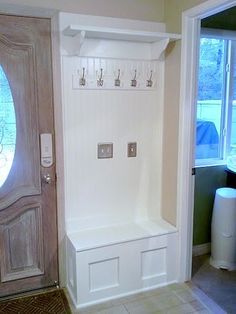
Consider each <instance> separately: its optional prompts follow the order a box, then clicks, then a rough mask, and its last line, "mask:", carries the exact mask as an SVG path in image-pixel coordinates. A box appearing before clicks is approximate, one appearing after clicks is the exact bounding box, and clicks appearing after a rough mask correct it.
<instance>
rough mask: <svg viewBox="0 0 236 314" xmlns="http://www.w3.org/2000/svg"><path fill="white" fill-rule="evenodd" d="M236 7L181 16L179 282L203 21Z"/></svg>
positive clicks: (214, 4)
mask: <svg viewBox="0 0 236 314" xmlns="http://www.w3.org/2000/svg"><path fill="white" fill-rule="evenodd" d="M235 5H236V1H235V0H208V1H206V2H204V3H202V4H200V5H198V6H196V7H194V8H192V9H190V10H187V11H185V12H183V15H182V56H181V87H180V91H181V93H180V116H179V154H178V160H179V163H178V182H177V186H178V190H177V228H178V229H179V231H180V239H179V261H178V265H179V281H188V280H190V279H191V264H192V263H191V262H192V235H193V198H194V176H192V174H191V173H192V167H193V166H194V158H193V156H194V154H193V152H194V147H193V143H194V136H193V134H194V132H193V128H195V127H194V122H195V114H196V112H195V100H196V79H197V60H198V58H197V57H198V43H199V38H200V19H201V18H204V17H207V16H210V15H213V14H216V13H218V12H221V11H223V10H225V9H228V8H230V7H233V6H235Z"/></svg>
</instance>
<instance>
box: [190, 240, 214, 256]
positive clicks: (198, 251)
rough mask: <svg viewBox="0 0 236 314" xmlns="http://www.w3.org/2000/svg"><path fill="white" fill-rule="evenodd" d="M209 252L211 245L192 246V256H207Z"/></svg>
mask: <svg viewBox="0 0 236 314" xmlns="http://www.w3.org/2000/svg"><path fill="white" fill-rule="evenodd" d="M210 252H211V243H210V242H208V243H203V244H199V245H194V246H193V256H199V255H204V254H208V253H210Z"/></svg>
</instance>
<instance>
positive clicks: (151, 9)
mask: <svg viewBox="0 0 236 314" xmlns="http://www.w3.org/2000/svg"><path fill="white" fill-rule="evenodd" d="M4 4H5V5H6V6H7V7H8V8H9V9H11V10H16V7H18V8H17V9H18V12H19V11H20V12H22V13H21V14H24V11H27V10H28V9H25V10H24V8H23V9H21V8H19V6H23V5H24V6H28V7H32V8H41V9H42V10H43V9H44V10H45V11H47V10H50V9H54V10H57V11H61V12H73V13H80V14H88V15H97V16H110V17H119V18H127V19H136V20H143V21H155V22H163V21H164V0H145V1H144V0H119V1H117V0H67V1H65V0H56V1H55V0H0V10H1V7H3V5H4ZM11 6H12V7H11ZM41 9H40V10H39V12H42V11H41Z"/></svg>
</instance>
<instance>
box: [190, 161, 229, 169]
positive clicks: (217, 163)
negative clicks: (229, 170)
mask: <svg viewBox="0 0 236 314" xmlns="http://www.w3.org/2000/svg"><path fill="white" fill-rule="evenodd" d="M214 166H226V160H225V159H223V160H222V159H221V160H216V159H198V160H196V161H195V167H196V168H203V167H214Z"/></svg>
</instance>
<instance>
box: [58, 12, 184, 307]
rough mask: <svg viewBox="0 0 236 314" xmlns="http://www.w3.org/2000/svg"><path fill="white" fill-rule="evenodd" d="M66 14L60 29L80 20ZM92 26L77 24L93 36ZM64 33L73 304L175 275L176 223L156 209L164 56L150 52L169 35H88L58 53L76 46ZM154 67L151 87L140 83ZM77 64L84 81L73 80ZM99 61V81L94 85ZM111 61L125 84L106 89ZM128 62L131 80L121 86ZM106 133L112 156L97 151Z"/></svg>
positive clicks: (148, 285)
mask: <svg viewBox="0 0 236 314" xmlns="http://www.w3.org/2000/svg"><path fill="white" fill-rule="evenodd" d="M70 16H71V15H61V17H60V29H61V31H62V30H63V29H65V27H67V26H68V25H69V24H71V25H73V24H74V25H78V24H80V23H78V20H77V22H76V21H75V20H76V19H77V18H76V17H75V16H71V20H70V21H69V22H68V18H69V17H70ZM81 24H82V25H83V23H81ZM92 27H94V25H93V24H91V25H90V26H89V27H88V25H86V29H87V30H88V29H90V30H91V29H92V31H93V34H90V35H91V36H92V37H94V28H92ZM101 27H102V26H101V25H99V28H100V30H99V32H100V35H99V36H101ZM104 27H106V30H107V27H109V25H105V26H104ZM110 27H111V26H110ZM112 27H114V26H112ZM116 27H117V25H116ZM117 28H118V29H119V27H117ZM124 29H125V28H124ZM124 29H123V30H122V31H121V33H122V36H123V37H122V39H124V33H125V31H124ZM137 30H138V29H137ZM71 31H72V30H71V29H70V32H71ZM83 31H85V32H86V30H85V29H83ZM92 31H91V32H92ZM138 32H139V36H140V30H138ZM108 33H109V32H108ZM108 33H106V35H104V33H103V34H102V37H107V36H108V37H109V36H110V33H109V34H108ZM129 34H130V33H129ZM131 34H132V36H133V35H134V34H136V32H135V31H132V32H131ZM126 35H127V34H126ZM126 35H125V36H126ZM136 35H137V34H136ZM136 35H135V36H136ZM112 36H113V35H112ZM116 36H117V34H116ZM129 36H130V35H129ZM85 37H86V34H85ZM109 39H110V37H109ZM119 39H120V38H119ZM126 39H130V38H126ZM71 40H72V41H73V37H72V38H69V37H68V36H63V35H62V36H61V45H62V49H61V55H62V56H63V57H62V76H63V117H64V120H63V130H64V161H65V208H66V212H65V216H66V217H65V218H66V229H67V255H66V258H67V287H68V290H69V292H70V294H71V297H72V300H73V302H74V303H75V305H76V307H84V306H86V305H91V304H94V303H99V302H102V301H104V300H108V299H112V298H117V297H120V296H124V295H129V294H133V293H136V292H138V291H144V290H148V289H151V288H154V287H157V286H161V285H166V284H168V283H172V282H175V281H176V278H177V267H176V263H173V261H176V260H177V241H178V235H177V229H176V228H175V227H173V226H171V225H170V224H168V223H167V222H166V221H164V220H162V219H161V210H160V204H161V177H162V135H163V134H162V129H163V90H164V83H163V81H164V61H155V62H151V61H150V60H151V58H154V59H158V58H159V55H161V53H162V51H163V49H165V48H166V46H167V44H168V42H169V38H166V37H164V38H162V40H161V41H160V45H159V46H158V45H156V44H152V43H143V42H130V41H124V40H123V41H119V40H107V39H100V38H99V39H93V38H92V39H90V38H87V39H86V40H85V41H84V44H83V45H82V47H81V50H80V54H81V56H82V57H78V56H76V57H75V56H68V55H67V52H68V51H71V52H73V51H75V49H78V47H75V46H76V43H73V42H72V41H71ZM153 66H154V72H153V82H154V86H153V88H152V89H146V87H145V86H144V84H145V81H146V80H147V79H148V78H149V77H150V70H151V69H152V68H153ZM83 68H85V79H86V80H88V82H89V85H88V87H89V88H88V89H86V88H83V87H81V86H80V85H79V84H80V81H79V79H81V76H82V73H83ZM101 68H102V69H103V80H104V85H103V86H102V88H97V86H95V85H96V80H97V78H98V76H99V73H100V70H101ZM118 69H120V70H121V76H120V79H121V82H122V83H123V82H126V83H124V85H123V86H122V88H123V89H119V90H115V89H113V88H111V85H109V84H111V83H109V82H114V79H115V78H116V76H117V70H118ZM135 70H137V77H136V79H137V89H134V88H127V86H128V85H127V84H128V83H127V82H128V81H131V79H133V78H134V73H135ZM145 76H146V77H145ZM94 77H95V79H94ZM141 82H142V84H143V85H142V84H141ZM125 84H126V85H125ZM106 142H109V143H113V158H110V159H98V158H97V144H98V143H106ZM129 142H136V143H137V157H136V158H128V157H127V144H128V143H129Z"/></svg>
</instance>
